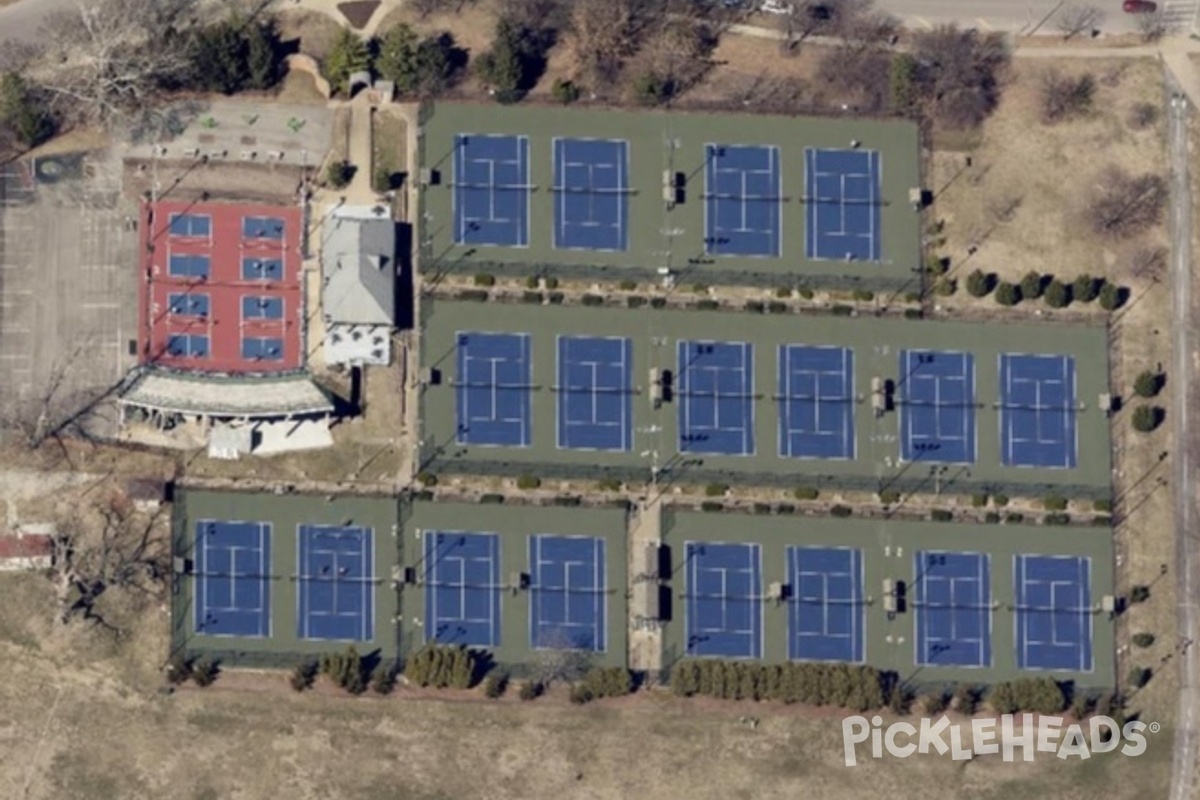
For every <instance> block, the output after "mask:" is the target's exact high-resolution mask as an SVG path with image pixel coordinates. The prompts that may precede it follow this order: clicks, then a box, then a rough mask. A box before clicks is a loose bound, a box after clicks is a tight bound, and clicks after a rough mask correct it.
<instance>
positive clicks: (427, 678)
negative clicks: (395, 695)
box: [404, 644, 479, 689]
mask: <svg viewBox="0 0 1200 800" xmlns="http://www.w3.org/2000/svg"><path fill="white" fill-rule="evenodd" d="M478 670H479V661H478V658H477V657H476V655H475V654H474V653H473V652H471V651H470V650H468V649H467V648H465V647H462V646H454V645H435V644H430V645H426V646H425V647H423V648H421V649H420V650H419V651H418V652H417V653H416V655H414V656H413V657H412V658H410V659H409V660H408V663H407V664H405V665H404V677H405V678H407V679H408V680H409V682H410V683H413V684H415V685H417V686H432V687H434V688H435V689H470V688H471V687H472V686H474V685H475V678H476V675H477V674H478Z"/></svg>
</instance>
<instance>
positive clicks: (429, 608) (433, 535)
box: [424, 531, 504, 647]
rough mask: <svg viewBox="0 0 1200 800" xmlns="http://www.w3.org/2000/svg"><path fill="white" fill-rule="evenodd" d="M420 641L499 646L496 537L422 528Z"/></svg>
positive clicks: (498, 575) (499, 591)
mask: <svg viewBox="0 0 1200 800" xmlns="http://www.w3.org/2000/svg"><path fill="white" fill-rule="evenodd" d="M424 574H425V640H426V641H434V642H439V643H441V644H465V645H471V646H475V647H495V646H496V645H498V644H500V600H501V592H502V591H503V588H504V587H503V586H502V585H501V584H500V537H499V536H498V535H496V534H494V533H465V532H463V531H426V533H425V569H424Z"/></svg>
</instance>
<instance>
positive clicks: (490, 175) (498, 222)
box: [453, 134, 530, 247]
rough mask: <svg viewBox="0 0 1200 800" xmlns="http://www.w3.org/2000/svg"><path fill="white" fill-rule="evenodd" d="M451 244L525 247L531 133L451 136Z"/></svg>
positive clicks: (527, 235)
mask: <svg viewBox="0 0 1200 800" xmlns="http://www.w3.org/2000/svg"><path fill="white" fill-rule="evenodd" d="M453 181H454V195H453V196H454V243H455V244H466V245H471V244H477V245H498V246H500V247H528V246H529V188H530V186H529V138H528V137H526V136H495V135H477V134H459V135H457V136H455V137H454V177H453Z"/></svg>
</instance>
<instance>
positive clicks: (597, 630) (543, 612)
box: [529, 534, 608, 653]
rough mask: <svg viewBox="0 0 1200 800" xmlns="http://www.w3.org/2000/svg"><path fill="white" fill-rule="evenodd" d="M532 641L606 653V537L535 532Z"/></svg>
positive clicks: (535, 644)
mask: <svg viewBox="0 0 1200 800" xmlns="http://www.w3.org/2000/svg"><path fill="white" fill-rule="evenodd" d="M529 570H530V581H529V593H530V602H529V644H530V646H531V647H534V648H548V649H553V650H588V651H592V652H596V653H601V652H604V649H605V647H606V646H607V645H606V633H607V630H606V626H607V624H608V616H607V614H606V613H605V612H606V608H607V604H608V591H607V589H608V587H607V585H606V583H605V580H606V576H605V561H604V540H603V539H600V538H594V537H590V536H554V535H551V534H540V535H537V536H530V537H529Z"/></svg>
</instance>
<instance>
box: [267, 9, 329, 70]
mask: <svg viewBox="0 0 1200 800" xmlns="http://www.w3.org/2000/svg"><path fill="white" fill-rule="evenodd" d="M275 18H276V20H277V21H278V23H279V38H280V39H281V40H282V41H283V42H285V43H288V42H296V43H297V46H298V47H299V50H300V52H301V53H304V54H305V55H307V56H312V57H313V58H315V59H317V61H321V60H322V59H324V58H325V56H326V55H328V54H329V48H330V47H332V46H333V42H334V39H336V38H337V32H338V30H339V29H340V28H341V25H339V24H338V23H337V22H335V21H334V20H332V19H330V18H329V15H328V14H325V13H323V12H320V11H307V10H294V9H284V10H282V11H280V12H279V13H277V14H276V15H275Z"/></svg>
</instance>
